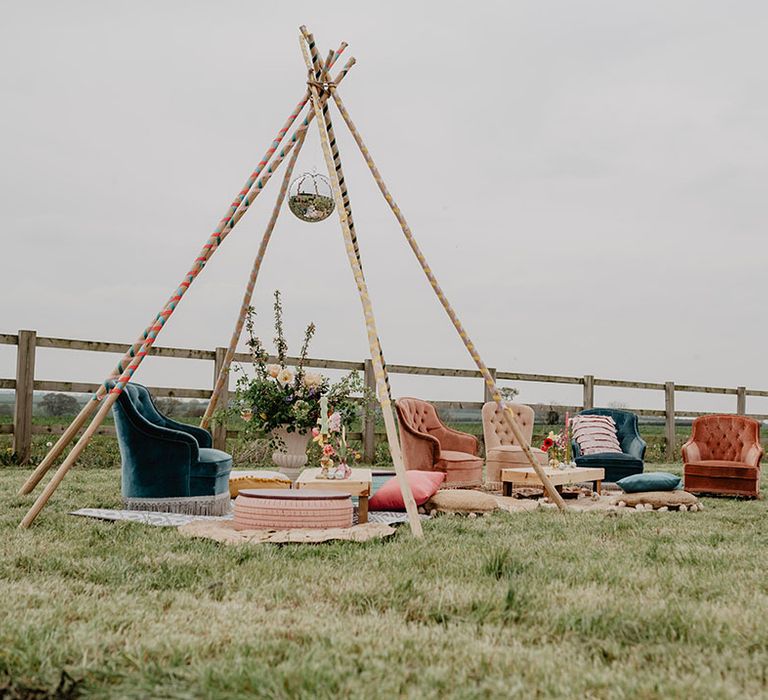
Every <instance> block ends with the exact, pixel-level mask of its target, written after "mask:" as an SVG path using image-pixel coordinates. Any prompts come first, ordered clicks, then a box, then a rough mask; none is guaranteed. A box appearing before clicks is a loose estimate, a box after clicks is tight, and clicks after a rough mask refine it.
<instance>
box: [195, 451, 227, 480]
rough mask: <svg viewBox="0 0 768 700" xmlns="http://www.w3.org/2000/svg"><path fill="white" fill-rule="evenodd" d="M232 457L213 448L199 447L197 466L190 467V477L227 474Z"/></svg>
mask: <svg viewBox="0 0 768 700" xmlns="http://www.w3.org/2000/svg"><path fill="white" fill-rule="evenodd" d="M230 469H232V457H231V456H230V455H228V454H227V453H226V452H223V451H222V450H217V449H216V448H214V447H201V448H200V456H199V457H198V458H197V464H195V465H194V466H193V467H192V476H219V474H224V473H227V474H229V471H230Z"/></svg>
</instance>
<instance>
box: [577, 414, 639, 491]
mask: <svg viewBox="0 0 768 700" xmlns="http://www.w3.org/2000/svg"><path fill="white" fill-rule="evenodd" d="M579 415H583V416H590V415H591V416H610V417H611V418H613V420H614V421H615V423H616V437H617V438H618V440H619V445H620V446H621V454H619V453H616V452H603V453H600V454H594V455H583V454H581V451H580V450H579V445H578V444H577V442H576V441H575V440H573V441H572V445H573V456H574V459H575V460H576V466H577V467H598V468H602V469H605V480H606V481H614V482H615V481H618V480H619V479H623V478H624V477H625V476H630V475H631V474H641V473H642V471H643V459H645V447H646V445H645V440H643V438H641V437H640V432H639V430H638V428H637V416H636V415H635V414H634V413H630V412H629V411H619V410H618V409H615V408H590V409H587V410H586V411H582V412H581V413H580V414H579Z"/></svg>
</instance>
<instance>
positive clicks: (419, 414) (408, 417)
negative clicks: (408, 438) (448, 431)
mask: <svg viewBox="0 0 768 700" xmlns="http://www.w3.org/2000/svg"><path fill="white" fill-rule="evenodd" d="M395 408H396V409H397V416H398V418H399V419H400V422H401V423H402V424H403V425H404V426H405V427H406V428H408V429H409V430H411V431H413V432H414V433H422V434H424V435H433V433H435V432H439V431H440V430H442V428H443V424H442V423H441V422H440V419H439V418H438V417H437V411H436V410H435V407H434V406H433V405H432V404H431V403H429V402H427V401H422V400H421V399H412V398H405V399H398V400H397V401H395Z"/></svg>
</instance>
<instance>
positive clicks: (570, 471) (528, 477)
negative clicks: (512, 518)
mask: <svg viewBox="0 0 768 700" xmlns="http://www.w3.org/2000/svg"><path fill="white" fill-rule="evenodd" d="M544 473H545V474H546V475H547V476H548V477H549V480H550V481H551V482H552V484H553V485H554V487H555V488H556V489H557V490H558V491H562V490H563V485H564V484H576V483H579V482H582V481H592V482H594V484H595V493H598V494H599V493H600V485H601V484H602V481H603V479H605V469H598V468H587V467H568V468H567V469H552V467H544ZM501 484H502V490H503V493H504V495H505V496H511V495H512V488H513V486H542V483H541V479H539V477H538V476H537V474H536V472H535V471H534V469H533V467H516V468H514V469H502V470H501Z"/></svg>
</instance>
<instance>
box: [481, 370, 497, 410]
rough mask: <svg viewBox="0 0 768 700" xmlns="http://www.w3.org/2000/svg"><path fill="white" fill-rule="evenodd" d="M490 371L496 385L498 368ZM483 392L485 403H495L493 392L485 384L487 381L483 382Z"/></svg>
mask: <svg viewBox="0 0 768 700" xmlns="http://www.w3.org/2000/svg"><path fill="white" fill-rule="evenodd" d="M488 371H489V372H490V373H491V376H492V377H493V381H494V383H496V368H495V367H489V368H488ZM483 390H484V391H483V403H488V402H489V401H493V394H491V390H490V389H489V388H488V385H487V384H486V383H485V381H483Z"/></svg>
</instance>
